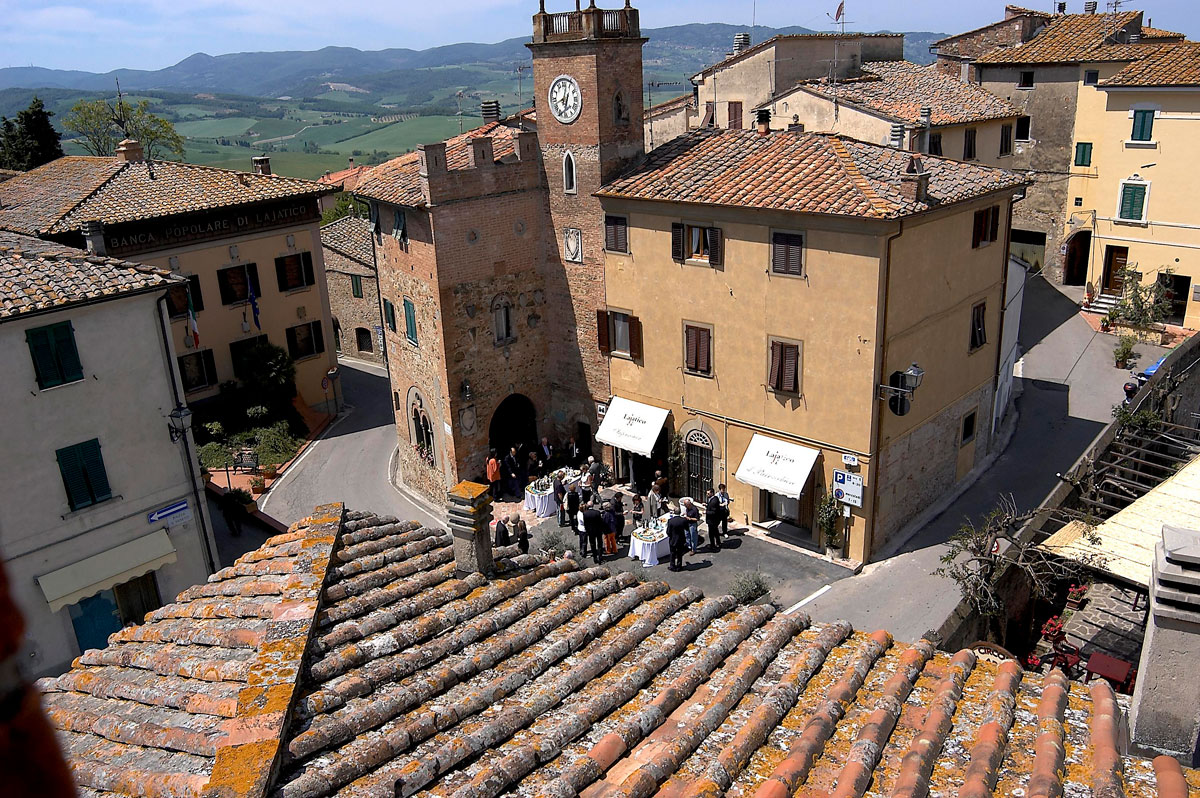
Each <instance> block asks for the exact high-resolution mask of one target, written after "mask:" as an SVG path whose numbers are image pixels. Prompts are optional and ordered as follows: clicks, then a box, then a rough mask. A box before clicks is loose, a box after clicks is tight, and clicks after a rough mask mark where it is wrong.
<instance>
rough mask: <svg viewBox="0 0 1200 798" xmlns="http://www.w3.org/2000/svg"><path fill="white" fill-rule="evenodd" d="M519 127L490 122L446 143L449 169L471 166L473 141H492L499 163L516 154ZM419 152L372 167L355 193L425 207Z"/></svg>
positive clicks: (394, 202) (396, 203)
mask: <svg viewBox="0 0 1200 798" xmlns="http://www.w3.org/2000/svg"><path fill="white" fill-rule="evenodd" d="M520 132H521V130H520V128H519V127H514V126H510V125H506V124H504V122H488V123H487V124H486V125H483V126H481V127H477V128H475V129H474V130H469V131H467V132H466V133H462V134H460V135H458V136H454V137H453V138H450V139H447V140H446V168H447V169H465V168H467V165H468V164H469V163H470V157H471V144H470V142H471V139H475V138H489V137H490V138H491V139H492V153H493V155H494V157H495V159H496V160H497V161H500V160H501V159H503V158H505V157H507V156H511V155H513V154H514V153H515V152H516V149H515V148H516V144H515V142H516V138H515V137H516V135H517V133H520ZM417 170H418V166H417V153H415V152H410V153H408V154H406V155H401V156H400V157H399V158H393V159H392V160H390V161H387V162H385V163H382V164H380V165H379V166H376V167H374V168H372V169H371V170H370V171H369V172H367V174H365V175H363V177H362V178H361V179H360V180H359V181H358V188H357V189H356V190H355V192H354V193H355V194H357V195H359V196H362V197H368V198H370V199H374V200H379V201H380V202H390V203H391V204H393V205H405V206H408V207H411V208H419V207H422V206H423V205H424V204H425V198H424V196H423V195H422V194H421V178H420V176H419V175H418V173H417Z"/></svg>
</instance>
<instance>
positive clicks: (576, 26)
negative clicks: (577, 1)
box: [546, 11, 583, 36]
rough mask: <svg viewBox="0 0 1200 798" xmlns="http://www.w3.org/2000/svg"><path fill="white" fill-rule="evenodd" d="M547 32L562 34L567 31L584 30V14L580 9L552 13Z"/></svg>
mask: <svg viewBox="0 0 1200 798" xmlns="http://www.w3.org/2000/svg"><path fill="white" fill-rule="evenodd" d="M546 26H547V28H548V30H547V31H546V33H548V34H551V35H555V36H561V35H562V34H565V33H582V32H583V15H582V14H580V13H579V12H578V11H564V12H562V13H561V14H550V15H549V17H548V19H547V23H546Z"/></svg>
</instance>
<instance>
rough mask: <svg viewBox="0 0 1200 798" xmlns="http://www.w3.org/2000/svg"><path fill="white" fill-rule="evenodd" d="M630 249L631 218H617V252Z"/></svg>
mask: <svg viewBox="0 0 1200 798" xmlns="http://www.w3.org/2000/svg"><path fill="white" fill-rule="evenodd" d="M628 251H629V220H628V219H620V218H618V219H617V252H628Z"/></svg>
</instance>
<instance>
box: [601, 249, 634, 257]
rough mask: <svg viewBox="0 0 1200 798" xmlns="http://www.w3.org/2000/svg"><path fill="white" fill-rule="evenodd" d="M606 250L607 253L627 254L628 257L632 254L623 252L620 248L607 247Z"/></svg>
mask: <svg viewBox="0 0 1200 798" xmlns="http://www.w3.org/2000/svg"><path fill="white" fill-rule="evenodd" d="M604 252H605V254H606V255H625V256H626V257H628V256H629V255H631V254H632V253H630V252H622V251H621V250H619V249H605V250H604Z"/></svg>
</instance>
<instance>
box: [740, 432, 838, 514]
mask: <svg viewBox="0 0 1200 798" xmlns="http://www.w3.org/2000/svg"><path fill="white" fill-rule="evenodd" d="M819 454H820V452H819V451H817V450H816V449H810V448H808V447H807V446H800V445H799V444H796V443H787V442H786V441H781V440H776V439H775V438H768V437H767V436H766V435H758V434H757V433H756V434H755V435H754V437H753V438H751V439H750V445H749V446H748V447H746V453H745V454H744V455H742V462H741V464H740V465H739V466H738V470H737V473H736V474H734V476H735V477H736V478H737V481H738V482H745V483H746V484H747V485H753V486H754V487H756V488H762V489H763V490H766V491H770V492H771V493H778V494H779V495H781V496H791V497H792V498H793V499H798V498H800V494H801V493H802V492H803V491H804V483H806V482H808V475H809V473H810V472H811V471H812V469H813V464H814V463H816V462H817V455H819Z"/></svg>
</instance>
